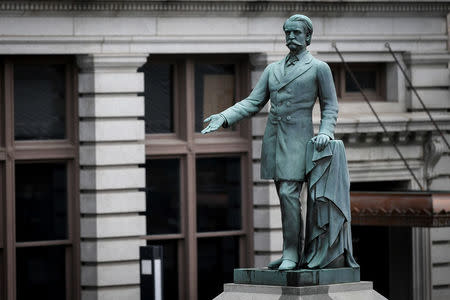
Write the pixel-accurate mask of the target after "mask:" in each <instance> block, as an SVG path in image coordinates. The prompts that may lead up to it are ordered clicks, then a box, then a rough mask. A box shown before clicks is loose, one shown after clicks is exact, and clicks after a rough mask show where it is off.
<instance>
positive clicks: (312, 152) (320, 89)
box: [202, 15, 357, 270]
mask: <svg viewBox="0 0 450 300" xmlns="http://www.w3.org/2000/svg"><path fill="white" fill-rule="evenodd" d="M283 29H284V32H285V34H286V46H287V47H288V48H289V50H290V53H289V54H288V55H287V56H286V57H285V58H284V59H282V60H280V61H278V62H275V63H272V64H270V65H268V66H267V67H266V69H265V70H264V72H263V73H262V76H261V78H260V79H259V81H258V83H257V84H256V86H255V88H254V89H253V91H252V92H251V94H250V95H249V96H248V97H247V98H245V99H244V100H242V101H240V102H238V103H236V104H235V105H233V106H232V107H230V108H228V109H226V110H224V111H222V112H221V113H219V114H214V115H211V116H209V117H208V118H206V119H205V122H209V124H208V125H207V126H206V128H205V129H203V131H202V133H204V134H205V133H209V132H212V131H215V130H217V129H219V128H220V127H221V126H223V127H227V126H230V125H232V124H234V123H236V122H238V121H240V120H242V119H244V118H246V117H250V116H252V115H254V114H256V113H257V112H258V111H260V110H261V109H262V108H263V107H264V105H265V104H266V103H267V102H268V100H269V99H270V101H271V102H270V103H271V106H270V112H269V116H268V120H267V125H266V129H265V133H264V138H263V143H262V150H261V178H263V179H273V180H274V181H275V186H276V189H277V193H278V197H279V199H280V206H281V216H282V231H283V255H282V257H281V258H279V259H277V260H275V261H272V262H271V263H270V264H269V265H268V267H269V268H270V269H278V270H292V269H295V268H297V267H309V268H325V267H331V266H334V267H339V266H344V264H346V265H347V266H350V267H351V266H357V264H356V262H355V261H354V260H353V257H352V249H351V233H350V223H349V222H350V208H349V198H348V197H347V198H346V199H344V202H345V201H347V202H346V204H344V205H339V206H337V207H338V209H337V210H334V208H335V206H336V203H338V202H340V201H341V199H340V198H339V199H337V200H336V201H332V202H330V201H328V200H329V199H328V198H325V197H327V196H329V193H331V192H333V191H332V189H331V188H330V186H331V183H330V182H328V179H330V180H331V179H332V178H331V177H330V176H335V175H336V174H335V173H330V172H329V169H327V168H326V166H330V165H331V162H333V163H334V164H339V163H340V164H342V163H344V164H345V168H343V169H339V170H338V171H337V172H341V173H340V175H342V174H345V176H347V179H346V180H347V182H348V171H347V168H346V161H345V152H343V153H344V154H343V155H344V156H343V157H342V155H341V156H340V158H341V159H344V161H338V160H335V159H334V157H333V153H334V152H333V151H334V149H335V148H339V146H340V145H341V144H342V142H341V143H340V144H339V143H334V141H333V142H332V143H330V140H333V138H334V130H335V125H336V120H337V114H338V103H337V97H336V91H335V87H334V83H333V77H332V74H331V70H330V68H329V66H328V65H327V64H326V63H324V62H322V61H320V60H318V59H316V58H314V57H313V56H312V55H311V54H310V53H309V52H308V51H307V49H306V48H307V46H308V45H309V44H310V43H311V37H312V33H313V25H312V22H311V20H310V19H309V18H308V17H306V16H304V15H293V16H291V17H290V18H288V19H287V20H286V22H285V23H284V25H283ZM317 98H318V99H319V103H320V108H321V122H320V128H319V133H318V135H317V136H314V137H313V135H314V133H313V123H312V110H313V106H314V103H315V102H316V99H317ZM342 147H343V144H342ZM342 150H343V148H342ZM333 160H334V161H333ZM324 166H325V167H324ZM307 168H308V169H307ZM344 169H345V170H344ZM307 171H308V174H312V175H313V177H314V180H315V181H314V183H313V184H309V188H310V189H309V191H310V193H309V194H310V195H309V200H308V214H307V220H306V224H307V228H306V235H307V236H306V238H305V241H306V245H305V250H304V253H305V254H302V240H303V236H302V235H303V228H302V224H303V223H302V214H301V205H300V201H299V198H300V192H301V188H302V184H303V182H304V181H306V180H307ZM346 172H347V173H346ZM319 173H320V174H321V175H323V173H326V178H327V179H324V178H325V177H323V176H321V175H320V174H319ZM318 174H319V175H318ZM316 177H318V178H316ZM320 179H322V180H320ZM323 179H324V180H323ZM333 180H334V183H336V182H337V181H338V180H339V178H334V179H333ZM325 184H330V186H329V187H328V188H327V187H325ZM335 189H342V192H343V193H344V194H345V190H346V188H345V187H341V186H340V185H339V184H338V186H337V187H336V188H335ZM312 191H314V193H312ZM347 194H348V187H347ZM332 198H333V199H334V198H335V197H334V196H333V197H332ZM314 201H315V202H316V203H314ZM318 202H320V205H317V203H318ZM340 209H347V211H346V212H344V213H342V212H340V211H339V210H340ZM344 223H345V227H344ZM329 233H332V235H331V236H330V234H329ZM336 239H340V240H339V241H338V242H337V246H336V243H335V241H336ZM329 246H333V247H334V248H333V247H331V248H333V249H332V250H333V251H328V249H329Z"/></svg>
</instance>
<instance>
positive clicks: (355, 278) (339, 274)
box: [234, 268, 360, 287]
mask: <svg viewBox="0 0 450 300" xmlns="http://www.w3.org/2000/svg"><path fill="white" fill-rule="evenodd" d="M359 281H360V274H359V268H355V269H353V268H336V269H320V270H308V269H300V270H292V271H278V270H269V269H267V268H264V269H234V283H238V284H254V285H275V286H295V287H299V286H312V285H325V284H336V283H348V282H359Z"/></svg>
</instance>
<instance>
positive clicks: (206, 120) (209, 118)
mask: <svg viewBox="0 0 450 300" xmlns="http://www.w3.org/2000/svg"><path fill="white" fill-rule="evenodd" d="M209 121H211V117H207V118H206V119H205V120H204V121H203V123H206V122H209Z"/></svg>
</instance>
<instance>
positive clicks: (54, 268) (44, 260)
mask: <svg viewBox="0 0 450 300" xmlns="http://www.w3.org/2000/svg"><path fill="white" fill-rule="evenodd" d="M16 259H17V260H16V264H17V300H22V299H24V300H29V299H36V298H39V299H65V297H66V291H65V289H66V271H65V269H66V268H65V265H66V263H65V248H64V247H33V248H17V258H16Z"/></svg>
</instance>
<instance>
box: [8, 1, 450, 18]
mask: <svg viewBox="0 0 450 300" xmlns="http://www.w3.org/2000/svg"><path fill="white" fill-rule="evenodd" d="M0 11H11V12H17V11H20V12H39V11H43V12H86V11H89V12H105V11H110V12H152V13H157V12H184V13H189V12H202V13H205V12H207V13H215V12H216V13H229V12H241V13H242V12H244V13H262V12H271V13H290V12H304V13H310V14H315V13H326V14H336V13H361V14H363V13H378V14H383V13H437V14H439V15H443V16H445V15H446V14H447V13H448V12H449V11H450V4H449V3H445V2H439V1H436V2H416V1H409V2H403V1H402V2H365V1H362V2H356V1H351V2H344V3H342V2H338V1H336V2H331V1H330V2H309V3H308V2H292V1H273V2H271V1H254V2H252V1H220V2H217V1H70V2H69V1H3V2H2V3H0Z"/></svg>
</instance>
